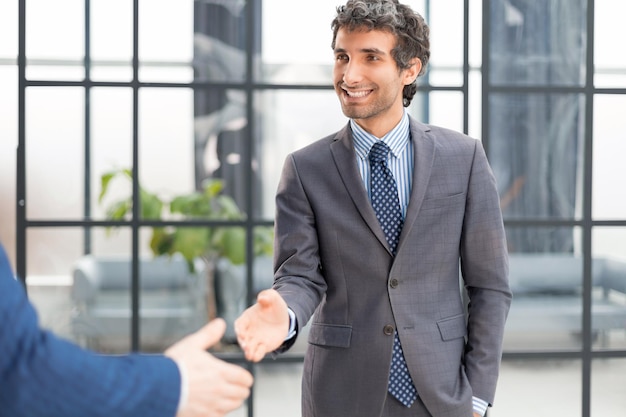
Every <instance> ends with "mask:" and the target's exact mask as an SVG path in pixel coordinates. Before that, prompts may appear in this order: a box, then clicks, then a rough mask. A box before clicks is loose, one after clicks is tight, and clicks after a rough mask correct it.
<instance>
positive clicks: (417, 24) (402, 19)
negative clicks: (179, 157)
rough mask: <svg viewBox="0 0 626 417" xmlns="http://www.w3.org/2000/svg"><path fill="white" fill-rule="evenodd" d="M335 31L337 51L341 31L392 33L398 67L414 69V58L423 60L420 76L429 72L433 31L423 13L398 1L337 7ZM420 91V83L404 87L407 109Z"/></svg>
mask: <svg viewBox="0 0 626 417" xmlns="http://www.w3.org/2000/svg"><path fill="white" fill-rule="evenodd" d="M331 28H332V30H333V41H332V43H331V47H332V48H333V49H335V41H336V40H337V32H338V31H339V29H341V28H346V29H347V30H348V31H353V30H360V29H365V30H368V31H370V30H384V31H388V32H390V33H392V34H393V35H395V36H396V38H397V44H396V47H395V48H394V49H393V50H392V51H391V54H392V56H393V58H394V60H395V61H396V64H397V65H398V68H399V69H400V70H404V69H407V68H409V67H410V66H411V64H410V61H411V59H413V58H419V59H420V61H421V62H422V68H421V70H420V73H419V74H418V77H419V76H420V75H422V74H424V72H426V65H427V64H428V59H429V58H430V40H429V33H430V29H429V28H428V25H427V24H426V22H425V21H424V18H423V17H422V16H421V15H420V14H419V13H417V12H414V11H413V10H412V9H411V8H410V7H409V6H406V5H403V4H400V3H399V2H398V1H397V0H348V2H347V3H346V4H345V5H343V6H339V7H337V16H335V18H334V19H333V21H332V23H331ZM416 92H417V82H416V81H413V82H412V83H411V84H409V85H406V86H404V90H403V92H402V98H403V104H404V107H408V105H409V104H411V100H413V96H414V95H415V93H416Z"/></svg>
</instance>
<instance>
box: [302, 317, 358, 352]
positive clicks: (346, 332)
mask: <svg viewBox="0 0 626 417" xmlns="http://www.w3.org/2000/svg"><path fill="white" fill-rule="evenodd" d="M351 337H352V326H346V325H337V324H323V323H311V329H310V330H309V343H311V344H313V345H318V346H329V347H340V348H347V347H350V339H351Z"/></svg>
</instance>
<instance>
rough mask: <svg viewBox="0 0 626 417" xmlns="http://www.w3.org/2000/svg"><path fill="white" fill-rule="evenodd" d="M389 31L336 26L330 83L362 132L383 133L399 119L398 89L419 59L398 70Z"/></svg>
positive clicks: (413, 75) (410, 78) (414, 70)
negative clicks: (331, 79)
mask: <svg viewBox="0 0 626 417" xmlns="http://www.w3.org/2000/svg"><path fill="white" fill-rule="evenodd" d="M395 45H396V38H395V36H394V35H393V34H391V33H389V32H386V31H380V30H370V31H366V30H354V31H348V30H347V29H345V28H341V29H339V31H338V32H337V38H336V41H335V50H334V53H335V66H334V69H333V82H334V85H335V91H336V93H337V96H338V97H339V101H340V103H341V109H342V110H343V113H344V114H345V115H346V116H347V117H349V118H352V119H354V120H355V121H356V122H357V123H358V124H359V125H360V126H361V127H363V128H364V129H365V130H366V131H368V132H370V133H372V134H374V135H375V136H377V137H382V136H384V135H385V134H386V133H387V132H389V131H390V130H391V129H392V128H393V127H394V126H395V125H396V124H398V122H399V121H400V119H401V118H402V113H403V105H402V90H403V89H404V86H405V85H408V84H411V83H412V82H413V80H415V78H416V77H417V74H418V73H419V70H420V68H421V63H420V61H419V59H417V58H415V59H414V60H413V64H412V65H411V66H410V67H409V68H407V69H404V70H401V71H400V70H399V69H398V66H397V64H396V61H395V60H394V58H393V56H392V55H391V50H392V49H393V48H394V47H395Z"/></svg>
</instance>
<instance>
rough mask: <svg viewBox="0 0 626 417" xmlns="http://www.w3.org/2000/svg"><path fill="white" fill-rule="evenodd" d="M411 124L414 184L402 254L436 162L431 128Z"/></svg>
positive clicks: (405, 220) (414, 122) (402, 236)
mask: <svg viewBox="0 0 626 417" xmlns="http://www.w3.org/2000/svg"><path fill="white" fill-rule="evenodd" d="M410 123H411V140H412V141H413V156H414V159H413V161H414V166H413V184H412V187H411V196H410V197H409V205H408V207H407V212H406V217H405V219H404V226H403V227H402V233H401V234H400V242H399V243H398V252H400V250H401V248H402V243H403V241H404V239H406V236H408V235H409V232H410V231H411V228H412V227H413V224H414V223H415V219H416V218H417V215H418V213H419V211H420V207H421V206H422V202H423V201H424V196H425V195H426V189H427V188H428V182H429V181H430V175H431V173H432V167H433V162H434V160H435V140H434V138H433V136H432V134H431V132H430V128H429V127H428V126H426V125H424V124H422V123H419V122H417V121H415V120H414V119H412V118H411V119H410Z"/></svg>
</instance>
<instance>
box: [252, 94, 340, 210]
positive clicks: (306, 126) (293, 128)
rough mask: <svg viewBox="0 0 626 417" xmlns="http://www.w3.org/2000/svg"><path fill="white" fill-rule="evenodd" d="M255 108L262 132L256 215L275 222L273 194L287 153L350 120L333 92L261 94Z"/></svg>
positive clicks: (256, 189)
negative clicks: (321, 121)
mask: <svg viewBox="0 0 626 417" xmlns="http://www.w3.org/2000/svg"><path fill="white" fill-rule="evenodd" d="M304 97H306V99H304ZM255 108H256V109H258V113H257V118H258V119H257V121H256V123H255V126H256V128H257V129H259V131H258V135H255V136H256V137H259V138H262V143H258V144H257V145H256V153H257V156H256V158H255V159H256V160H257V161H258V162H257V164H258V167H255V169H257V171H258V173H259V174H258V176H259V178H260V182H261V185H260V186H259V187H256V188H255V189H253V193H254V199H255V200H254V201H255V206H258V207H259V209H258V210H259V212H258V213H255V215H257V216H260V217H262V218H264V219H267V220H273V218H274V195H275V193H276V188H277V186H278V180H279V178H280V174H281V172H282V167H283V163H284V161H285V157H286V156H287V154H288V153H290V152H293V151H295V150H296V149H299V148H302V147H304V146H306V145H309V144H311V143H312V142H314V141H315V140H318V139H321V138H323V137H325V136H328V135H330V134H331V133H333V132H337V131H338V130H340V129H342V128H343V127H344V126H345V125H346V123H347V119H346V117H345V116H344V115H343V113H342V112H341V107H340V105H339V102H338V100H337V96H336V95H335V92H334V91H333V90H328V91H265V92H260V93H258V94H257V95H256V97H255ZM311 115H315V117H311ZM320 120H323V121H324V122H323V123H320Z"/></svg>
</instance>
